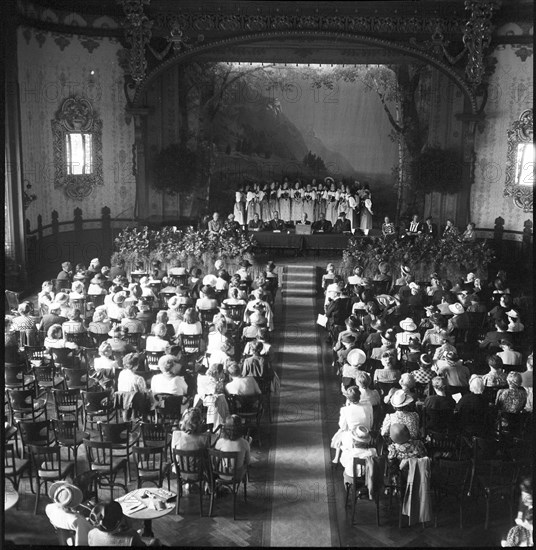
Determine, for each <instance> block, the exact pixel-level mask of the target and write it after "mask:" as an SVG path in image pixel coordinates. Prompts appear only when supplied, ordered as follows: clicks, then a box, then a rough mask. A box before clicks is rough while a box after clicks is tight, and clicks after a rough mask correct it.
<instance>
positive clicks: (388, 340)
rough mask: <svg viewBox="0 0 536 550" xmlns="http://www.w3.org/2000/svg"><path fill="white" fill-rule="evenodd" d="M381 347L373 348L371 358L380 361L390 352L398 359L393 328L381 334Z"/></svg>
mask: <svg viewBox="0 0 536 550" xmlns="http://www.w3.org/2000/svg"><path fill="white" fill-rule="evenodd" d="M380 340H381V346H379V347H375V348H372V350H371V352H370V358H371V359H374V360H376V361H379V360H380V359H381V358H382V356H383V355H384V353H386V352H389V353H390V354H391V355H394V356H395V357H396V349H395V341H396V335H395V331H394V330H393V329H392V328H388V329H386V330H384V331H383V332H382V333H380Z"/></svg>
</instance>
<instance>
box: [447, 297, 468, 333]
mask: <svg viewBox="0 0 536 550" xmlns="http://www.w3.org/2000/svg"><path fill="white" fill-rule="evenodd" d="M449 310H450V312H451V313H452V317H451V318H450V319H449V320H448V324H447V330H448V332H452V331H454V330H464V329H467V328H469V319H468V317H467V315H466V313H465V308H464V307H463V306H462V304H460V303H458V302H456V303H455V304H450V305H449Z"/></svg>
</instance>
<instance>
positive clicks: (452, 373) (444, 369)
mask: <svg viewBox="0 0 536 550" xmlns="http://www.w3.org/2000/svg"><path fill="white" fill-rule="evenodd" d="M434 369H435V370H436V372H437V374H438V375H439V376H443V377H445V380H446V383H447V385H448V386H449V387H450V388H451V393H458V392H461V393H467V391H468V388H469V378H470V377H471V373H470V371H469V368H468V367H466V366H465V365H464V364H463V362H462V361H461V360H460V359H459V358H458V352H456V351H449V352H447V354H446V356H445V359H444V360H441V361H438V362H437V363H436V366H435V367H434Z"/></svg>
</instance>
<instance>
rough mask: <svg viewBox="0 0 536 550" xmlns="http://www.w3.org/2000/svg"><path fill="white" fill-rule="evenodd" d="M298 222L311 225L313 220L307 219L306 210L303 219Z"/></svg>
mask: <svg viewBox="0 0 536 550" xmlns="http://www.w3.org/2000/svg"><path fill="white" fill-rule="evenodd" d="M296 223H297V224H300V225H311V222H310V221H309V220H308V219H307V213H306V212H304V213H303V214H302V219H301V220H299V221H298V222H296Z"/></svg>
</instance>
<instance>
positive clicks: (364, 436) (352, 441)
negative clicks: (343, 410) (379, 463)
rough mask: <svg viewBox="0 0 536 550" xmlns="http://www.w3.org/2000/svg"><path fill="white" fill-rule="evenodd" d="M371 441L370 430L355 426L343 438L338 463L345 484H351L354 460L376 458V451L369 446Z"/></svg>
mask: <svg viewBox="0 0 536 550" xmlns="http://www.w3.org/2000/svg"><path fill="white" fill-rule="evenodd" d="M371 441H372V438H371V435H370V430H369V429H368V428H367V427H366V426H356V427H355V428H354V429H353V430H351V431H350V432H349V436H348V437H345V438H344V441H343V444H342V447H341V450H342V453H341V460H340V462H341V464H342V466H343V467H344V473H343V479H344V482H345V483H350V484H351V483H353V475H354V468H353V466H354V458H369V457H370V458H372V457H375V456H378V453H377V452H376V449H375V448H374V447H372V446H371ZM359 473H360V472H358V474H359ZM362 473H363V472H361V474H362Z"/></svg>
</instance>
